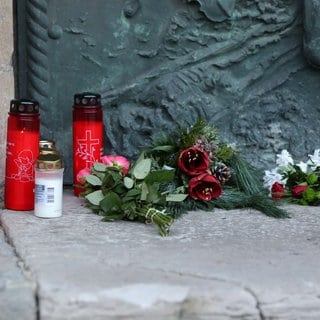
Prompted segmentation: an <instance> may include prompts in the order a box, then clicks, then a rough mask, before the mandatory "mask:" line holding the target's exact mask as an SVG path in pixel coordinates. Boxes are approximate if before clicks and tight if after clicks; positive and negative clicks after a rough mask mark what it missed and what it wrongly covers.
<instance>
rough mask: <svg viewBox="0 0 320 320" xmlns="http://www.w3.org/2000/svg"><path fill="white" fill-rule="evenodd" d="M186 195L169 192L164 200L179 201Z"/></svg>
mask: <svg viewBox="0 0 320 320" xmlns="http://www.w3.org/2000/svg"><path fill="white" fill-rule="evenodd" d="M187 197H188V195H187V194H184V193H176V194H175V193H170V194H168V195H167V197H166V201H172V202H181V201H184V200H185V199H186V198H187Z"/></svg>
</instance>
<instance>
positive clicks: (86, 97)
mask: <svg viewBox="0 0 320 320" xmlns="http://www.w3.org/2000/svg"><path fill="white" fill-rule="evenodd" d="M72 115H73V182H74V185H75V187H74V194H75V195H76V196H78V195H79V194H80V193H81V191H82V190H81V188H78V187H77V186H76V185H77V184H79V182H78V181H77V179H76V177H77V174H78V172H79V171H80V170H82V169H84V168H89V169H90V168H91V166H92V165H93V163H94V162H95V161H100V159H101V156H102V153H103V118H102V106H101V96H100V95H99V94H95V93H79V94H75V95H74V105H73V110H72Z"/></svg>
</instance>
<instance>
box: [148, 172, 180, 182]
mask: <svg viewBox="0 0 320 320" xmlns="http://www.w3.org/2000/svg"><path fill="white" fill-rule="evenodd" d="M174 175H175V170H156V171H152V172H150V173H149V175H148V176H147V177H146V179H145V181H146V182H148V183H154V182H171V181H173V179H174Z"/></svg>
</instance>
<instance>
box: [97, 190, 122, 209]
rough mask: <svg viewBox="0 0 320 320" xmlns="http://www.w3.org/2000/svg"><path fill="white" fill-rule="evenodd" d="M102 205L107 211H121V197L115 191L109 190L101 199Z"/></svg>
mask: <svg viewBox="0 0 320 320" xmlns="http://www.w3.org/2000/svg"><path fill="white" fill-rule="evenodd" d="M100 207H101V209H102V210H103V211H104V212H105V213H115V212H119V211H121V199H120V197H119V196H118V195H117V194H116V193H115V192H108V193H107V194H106V195H105V196H104V198H103V200H101V201H100Z"/></svg>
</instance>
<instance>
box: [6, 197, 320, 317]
mask: <svg viewBox="0 0 320 320" xmlns="http://www.w3.org/2000/svg"><path fill="white" fill-rule="evenodd" d="M80 203H81V200H79V199H77V198H75V197H73V195H72V194H71V192H69V191H66V192H65V195H64V214H63V217H62V218H60V219H47V220H46V219H39V218H36V217H34V216H33V215H32V212H24V213H21V212H11V211H4V212H3V213H2V216H1V219H2V223H3V226H4V228H5V230H6V232H7V234H8V236H9V238H10V240H11V241H12V242H13V245H14V246H15V249H16V251H17V252H18V254H19V255H20V256H21V258H22V259H23V261H24V264H25V266H26V267H27V268H29V269H30V270H31V271H32V273H33V275H34V276H35V277H36V279H37V283H38V296H39V308H40V319H50V320H57V319H66V318H65V316H66V314H68V319H77V320H78V319H88V318H92V319H115V318H119V319H190V320H191V319H218V320H220V319H221V320H222V319H223V320H224V319H232V318H235V319H279V320H280V319H281V320H284V319H288V320H289V319H290V320H294V319H297V320H298V319H312V320H318V319H320V268H319V264H320V263H319V258H318V257H319V253H320V246H319V243H320V235H319V230H318V229H319V224H320V214H319V208H311V207H300V206H289V207H288V210H289V212H291V214H292V218H291V219H283V220H276V219H273V218H269V217H266V216H264V215H263V214H260V213H259V212H257V211H253V210H233V211H224V210H216V211H215V212H213V213H207V212H191V213H189V214H187V215H184V216H183V217H182V218H180V219H178V220H177V221H176V222H175V223H174V225H173V227H172V232H171V234H170V236H169V237H167V238H161V237H160V236H159V235H158V233H157V230H156V228H155V227H154V226H151V225H149V226H146V225H143V224H139V223H129V222H123V221H120V222H114V223H104V222H100V217H98V216H96V215H93V214H90V213H89V211H88V209H86V208H84V207H83V206H81V205H80Z"/></svg>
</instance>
